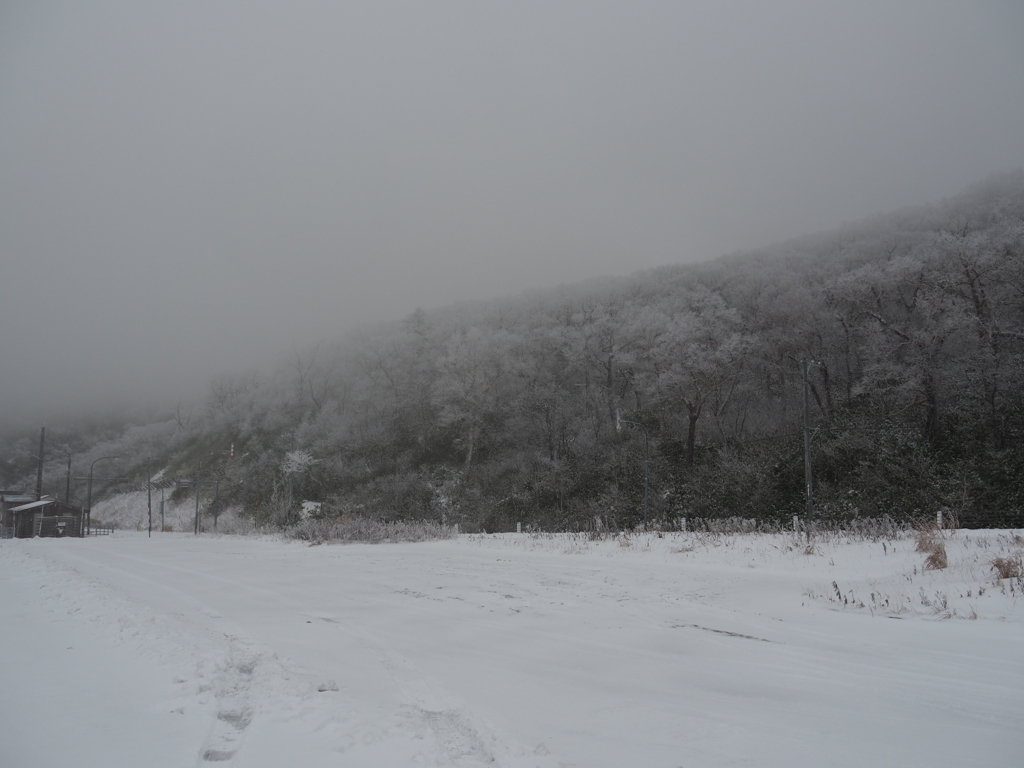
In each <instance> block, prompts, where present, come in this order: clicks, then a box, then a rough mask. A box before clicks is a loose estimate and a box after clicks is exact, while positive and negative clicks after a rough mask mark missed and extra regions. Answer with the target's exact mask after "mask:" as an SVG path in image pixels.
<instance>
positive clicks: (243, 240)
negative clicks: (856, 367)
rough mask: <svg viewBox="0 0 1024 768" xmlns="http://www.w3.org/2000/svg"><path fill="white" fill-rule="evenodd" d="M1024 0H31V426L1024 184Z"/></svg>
mask: <svg viewBox="0 0 1024 768" xmlns="http://www.w3.org/2000/svg"><path fill="white" fill-rule="evenodd" d="M1022 94H1024V6H1021V4H1019V3H1018V2H1014V0H1006V2H976V3H939V2H934V1H933V0H927V1H925V0H920V1H919V2H905V3H890V2H861V3H855V4H846V5H844V6H842V7H840V6H837V5H836V4H823V3H817V2H808V3H764V2H748V3H710V2H709V3H704V4H701V5H697V4H695V3H665V4H655V3H639V4H638V3H629V4H626V3H596V2H583V3H557V4H556V3H506V4H501V5H498V4H477V3H468V2H467V3H443V4H435V3H376V2H373V3H365V4H353V3H344V4H342V3H302V2H295V3H262V2H250V1H247V2H217V3H206V2H174V3H139V2H93V3H85V4H79V3H45V4H44V3H7V4H4V5H3V6H0V267H2V269H0V424H4V423H13V422H21V421H27V420H37V419H42V418H52V417H53V416H54V415H60V414H65V413H68V412H70V411H72V410H74V409H78V410H86V409H89V408H109V407H111V406H112V405H114V404H117V403H167V404H168V405H173V404H174V403H176V402H178V401H180V400H184V399H188V398H191V397H195V396H196V395H197V394H199V393H201V392H202V391H203V389H204V387H205V386H206V384H207V382H208V380H209V379H210V378H211V377H212V376H214V375H216V374H219V373H222V372H228V371H234V370H238V369H245V368H252V367H258V366H261V365H265V364H266V363H267V362H268V361H270V360H273V359H275V358H276V357H277V356H278V355H280V354H283V353H287V352H288V350H289V349H291V348H292V347H304V346H307V345H309V344H312V343H315V342H316V341H318V340H321V339H329V338H332V337H335V336H337V335H339V334H341V333H343V332H344V331H345V330H346V329H349V328H352V327H353V326H355V325H357V324H360V323H365V322H375V321H380V320H388V319H397V318H399V317H401V316H404V315H406V314H408V313H409V312H411V311H412V310H413V309H415V308H416V307H418V306H422V307H432V306H437V305H442V304H446V303H450V302H454V301H458V300H464V299H486V298H489V297H493V296H498V295H504V294H510V293H517V292H520V291H522V290H524V289H531V288H539V287H544V286H549V285H554V284H557V283H560V282H569V281H577V280H581V279H585V278H588V277H596V276H599V275H609V274H610V275H615V274H626V273H628V272H631V271H634V270H636V269H640V268H644V267H650V266H655V265H660V264H665V263H673V262H681V261H694V260H700V259H706V258H710V257H713V256H716V255H719V254H721V253H726V252H731V251H734V250H737V249H744V248H750V247H754V246H757V245H762V244H767V243H770V242H772V241H777V240H780V239H783V238H787V237H791V236H795V235H798V234H801V233H804V232H807V231H812V230H820V229H826V228H829V227H832V226H835V225H837V224H839V223H840V222H842V221H843V220H851V219H855V218H858V217H861V216H864V215H867V214H871V213H875V212H879V211H883V210H887V209H890V208H893V207H898V206H903V205H908V204H918V203H925V202H928V201H932V200H937V199H939V198H941V197H943V196H945V195H949V194H952V193H955V192H957V191H959V190H960V189H962V188H963V187H964V186H965V185H967V184H970V183H972V182H975V181H978V180H980V179H982V178H984V177H985V176H986V175H988V174H990V173H994V172H1000V171H1005V170H1008V169H1011V168H1014V167H1018V166H1021V165H1024V98H1022V97H1021V95H1022Z"/></svg>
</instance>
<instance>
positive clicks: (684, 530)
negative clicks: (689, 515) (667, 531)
mask: <svg viewBox="0 0 1024 768" xmlns="http://www.w3.org/2000/svg"><path fill="white" fill-rule="evenodd" d="M683 533H686V518H685V517H684V518H683Z"/></svg>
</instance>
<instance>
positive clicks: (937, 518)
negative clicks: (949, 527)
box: [935, 509, 942, 529]
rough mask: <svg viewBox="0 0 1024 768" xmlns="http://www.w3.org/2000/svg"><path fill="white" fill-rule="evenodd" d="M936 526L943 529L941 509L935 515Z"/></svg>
mask: <svg viewBox="0 0 1024 768" xmlns="http://www.w3.org/2000/svg"><path fill="white" fill-rule="evenodd" d="M935 526H936V527H937V528H939V529H941V528H942V510H941V509H940V510H939V511H938V512H936V513H935Z"/></svg>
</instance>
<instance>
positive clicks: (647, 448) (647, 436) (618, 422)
mask: <svg viewBox="0 0 1024 768" xmlns="http://www.w3.org/2000/svg"><path fill="white" fill-rule="evenodd" d="M623 424H628V425H630V426H631V427H638V428H640V429H642V430H643V431H644V530H645V531H646V530H647V498H648V496H649V495H650V482H649V478H650V475H651V433H650V432H648V431H647V427H645V426H644V425H643V424H641V423H640V422H638V421H626V420H625V419H623V418H622V415H621V414H620V413H619V410H618V408H616V409H615V431H616V432H622V425H623Z"/></svg>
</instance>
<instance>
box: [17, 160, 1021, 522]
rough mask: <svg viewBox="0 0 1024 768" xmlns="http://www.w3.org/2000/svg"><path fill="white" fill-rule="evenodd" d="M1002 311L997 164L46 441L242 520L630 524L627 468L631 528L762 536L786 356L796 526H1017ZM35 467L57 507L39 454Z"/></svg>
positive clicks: (1015, 390)
mask: <svg viewBox="0 0 1024 768" xmlns="http://www.w3.org/2000/svg"><path fill="white" fill-rule="evenodd" d="M1022 311H1024V173H1022V172H1020V171H1017V172H1015V173H1011V174H1008V175H1006V176H1002V177H999V178H994V179H990V180H989V181H987V182H984V183H982V184H979V185H977V186H975V187H973V188H971V189H969V190H967V191H966V192H964V193H963V194H962V195H959V196H958V197H956V198H953V199H950V200H946V201H943V202H941V203H937V204H935V205H932V206H929V207H925V208H918V209H912V210H903V211H899V212H896V213H893V214H890V215H885V216H880V217H875V218H873V219H871V220H867V221H862V222H859V223H856V224H853V225H849V226H846V227H844V228H842V229H840V230H837V231H834V232H828V233H823V234H817V235H812V236H807V237H804V238H801V239H799V240H796V241H792V242H788V243H784V244H781V245H776V246H771V247H767V248H764V249H762V250H760V251H757V252H753V253H745V254H736V255H731V256H728V257H723V258H720V259H718V260H715V261H712V262H708V263H704V264H700V265H696V266H666V267H663V268H661V269H657V270H653V271H648V272H643V273H639V274H636V275H634V276H632V277H630V278H627V279H608V280H603V281H594V282H591V283H586V284H581V285H574V286H562V287H559V288H555V289H552V290H549V291H544V292H540V293H535V294H530V295H523V296H519V297H514V298H506V299H504V300H501V301H497V302H489V303H478V304H465V305H459V306H454V307H449V308H446V309H443V310H438V311H429V312H425V311H421V310H416V311H414V312H411V313H410V314H409V315H408V316H407V317H406V318H404V319H403V320H402V321H401V322H397V323H393V324H390V325H378V326H373V327H368V328H365V329H363V330H362V331H360V332H359V333H354V334H350V335H348V336H346V337H344V338H342V339H339V340H337V341H336V342H334V343H331V344H321V345H319V346H317V347H315V348H308V349H304V350H301V351H293V352H292V353H290V354H289V355H287V356H286V357H285V358H283V362H282V363H281V365H280V366H279V367H277V369H276V370H273V371H269V372H253V373H249V374H244V375H240V374H234V375H225V376H222V377H221V378H219V379H217V380H215V381H214V382H212V384H211V387H210V392H209V397H208V399H207V401H206V403H204V404H203V405H202V406H199V407H194V408H188V407H177V408H174V407H173V404H169V407H168V408H167V410H166V412H165V413H164V414H162V415H161V417H160V418H159V419H156V420H154V421H153V422H152V423H148V424H141V423H133V424H131V425H129V426H123V425H121V426H116V425H111V426H107V427H105V428H95V427H94V428H90V429H87V430H79V431H78V432H77V433H74V434H72V433H71V432H70V431H68V430H67V429H64V428H63V427H61V426H60V425H56V426H52V427H50V430H51V431H52V432H53V434H56V435H58V437H57V438H54V439H55V440H57V441H58V442H60V441H63V443H62V445H64V447H65V450H66V451H70V452H71V453H72V454H73V456H72V461H73V465H74V468H73V472H72V474H73V475H74V476H76V477H79V476H82V475H84V474H85V473H86V471H87V465H88V463H89V462H91V461H93V460H94V459H96V458H98V457H101V456H119V457H120V461H119V462H118V463H116V465H115V464H111V465H108V466H111V467H114V466H116V470H115V469H110V470H108V471H107V473H106V474H112V473H114V472H115V471H116V472H117V473H119V474H120V475H122V476H125V477H128V478H130V479H131V480H133V481H134V482H139V481H142V480H144V478H145V475H146V472H147V469H146V467H147V466H148V467H152V470H151V471H152V472H157V471H159V470H163V475H162V478H163V479H164V480H168V479H170V478H174V477H178V476H192V475H194V473H195V472H196V470H197V466H198V464H199V462H200V461H202V462H203V467H204V472H205V471H206V470H207V469H208V470H211V471H212V472H213V473H214V474H215V475H216V477H217V478H219V479H220V483H219V491H218V492H219V495H220V499H221V502H222V503H223V504H224V505H233V506H235V507H237V508H238V510H239V514H240V515H242V516H243V517H244V516H251V517H254V518H255V519H256V520H257V521H258V522H260V523H262V524H287V523H288V522H289V521H291V520H294V519H295V518H296V517H297V516H298V510H299V507H300V504H301V502H302V501H303V500H313V501H320V502H323V505H322V507H321V513H320V514H322V515H324V516H326V517H328V518H331V517H337V516H345V515H349V516H355V515H365V516H372V517H381V518H387V519H399V518H431V519H437V520H442V519H443V520H446V521H447V522H449V523H451V522H458V523H459V524H461V525H462V526H463V527H464V529H466V530H481V529H483V530H503V529H504V530H507V529H510V528H514V527H515V524H516V523H517V522H522V523H523V524H525V525H527V526H529V525H534V526H537V527H540V528H544V529H577V528H585V527H589V526H593V525H595V517H600V518H601V521H602V524H606V525H612V526H620V527H624V526H632V525H635V524H637V523H638V522H639V520H640V516H641V514H642V506H643V505H642V501H643V494H644V462H645V450H649V462H650V489H651V494H650V501H649V505H650V515H651V518H652V520H655V521H657V522H658V523H659V524H666V525H671V524H675V521H677V520H678V518H681V517H688V518H695V517H718V516H735V515H740V516H745V517H757V518H760V519H765V520H782V519H786V518H788V517H789V516H790V515H792V514H794V513H800V514H803V511H804V506H805V497H804V452H803V431H802V428H803V413H804V411H803V380H802V361H807V369H808V400H809V403H810V414H809V417H810V422H811V427H812V440H811V443H812V445H811V457H812V464H813V472H814V511H815V515H817V516H821V517H824V518H829V519H847V518H849V517H852V516H858V515H860V516H864V515H880V514H890V515H893V516H917V515H929V516H934V514H935V511H936V510H939V509H945V510H946V511H947V512H948V513H952V514H955V515H957V516H958V517H959V519H960V521H961V522H962V523H964V524H967V525H977V524H1014V525H1021V524H1024V498H1022V497H1021V490H1020V483H1019V478H1020V477H1021V476H1024V453H1022V449H1021V447H1020V446H1021V444H1022V438H1024V396H1022V394H1021V387H1020V384H1021V382H1022V381H1024V376H1022V372H1024V371H1022V366H1024V357H1022V352H1024V312H1022ZM617 414H621V420H623V421H625V422H627V423H625V424H624V425H623V427H622V430H621V431H617V430H616V422H617ZM61 429H64V432H63V433H62V432H61ZM37 441H38V434H36V435H22V436H15V437H12V438H9V439H8V442H7V445H6V446H5V451H4V453H5V455H6V457H7V461H6V464H5V467H4V471H5V479H4V482H5V483H6V484H8V485H10V484H12V483H21V484H23V485H26V484H27V485H31V484H33V483H34V469H33V466H34V459H32V457H31V454H33V453H35V452H36V450H35V449H36V448H37ZM54 444H56V443H54ZM645 444H646V448H645ZM232 445H234V451H235V456H234V458H233V459H231V458H229V457H228V455H227V451H228V450H229V448H230V447H231V446H232ZM68 446H71V447H68ZM47 458H48V464H47V468H46V481H45V483H44V485H45V487H46V489H47V492H52V489H53V487H54V486H59V488H60V492H61V495H62V496H63V489H64V485H63V484H62V481H63V478H64V475H65V472H66V461H67V459H66V455H65V456H63V457H62V456H61V455H59V454H57V453H54V452H51V451H48V452H47ZM100 466H103V465H102V464H100V465H97V467H100ZM210 477H211V478H212V477H213V475H211V476H210ZM101 485H102V484H101ZM117 487H118V486H110V487H106V486H104V488H105V489H104V490H103V491H102V492H104V493H111V492H114V491H115V490H116V488H117ZM83 492H84V486H83V485H82V483H81V482H80V481H76V482H75V488H74V489H73V494H72V495H73V496H74V495H75V494H81V493H83ZM176 493H177V494H178V496H177V497H176V498H178V499H180V498H181V497H183V496H185V495H187V494H189V493H191V491H190V490H189V489H182V488H179V489H177V491H176ZM212 495H213V485H212V483H209V482H206V484H205V485H204V486H203V506H204V510H205V511H206V512H207V513H209V511H210V509H209V505H210V502H211V501H212ZM72 500H73V501H74V499H72Z"/></svg>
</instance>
